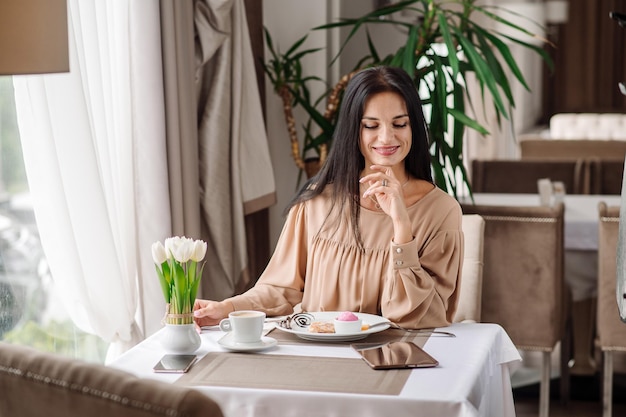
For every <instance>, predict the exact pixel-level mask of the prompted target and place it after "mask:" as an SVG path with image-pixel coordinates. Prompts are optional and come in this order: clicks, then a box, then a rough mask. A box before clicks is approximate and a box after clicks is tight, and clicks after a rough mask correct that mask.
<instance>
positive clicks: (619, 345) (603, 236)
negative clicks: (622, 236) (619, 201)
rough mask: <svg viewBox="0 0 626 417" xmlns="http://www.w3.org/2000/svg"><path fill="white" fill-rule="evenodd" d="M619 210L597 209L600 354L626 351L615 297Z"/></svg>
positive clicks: (603, 206) (624, 326)
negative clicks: (604, 351) (602, 351)
mask: <svg viewBox="0 0 626 417" xmlns="http://www.w3.org/2000/svg"><path fill="white" fill-rule="evenodd" d="M619 212H620V208H619V207H617V206H615V207H608V206H607V205H606V203H604V202H601V203H600V204H599V207H598V215H599V230H598V303H597V309H598V314H597V327H598V339H599V342H600V347H601V348H602V350H623V351H626V323H623V322H622V321H621V320H620V314H619V309H618V303H619V301H620V300H619V299H617V297H616V280H617V235H618V230H619Z"/></svg>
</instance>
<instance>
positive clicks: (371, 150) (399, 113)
mask: <svg viewBox="0 0 626 417" xmlns="http://www.w3.org/2000/svg"><path fill="white" fill-rule="evenodd" d="M411 143H412V135H411V124H410V122H409V114H408V112H407V110H406V104H405V102H404V99H403V98H402V96H401V95H399V94H397V93H392V92H383V93H378V94H375V95H373V96H371V97H370V98H368V99H367V101H366V102H365V109H364V112H363V119H361V140H360V144H359V146H360V148H361V153H362V154H363V157H364V158H365V166H366V167H369V166H370V165H374V164H375V165H385V166H389V167H394V166H396V165H398V164H402V165H401V167H402V169H404V163H403V161H404V158H406V156H407V155H408V153H409V150H410V149H411Z"/></svg>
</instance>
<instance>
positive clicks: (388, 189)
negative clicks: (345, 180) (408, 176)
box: [359, 165, 413, 244]
mask: <svg viewBox="0 0 626 417" xmlns="http://www.w3.org/2000/svg"><path fill="white" fill-rule="evenodd" d="M370 169H371V170H372V171H374V172H372V173H370V174H367V175H365V176H364V177H363V178H361V179H360V180H359V181H360V182H361V183H362V184H366V185H368V188H367V190H366V191H365V193H363V198H371V197H374V198H375V199H376V201H377V203H378V206H379V207H380V208H381V210H382V211H384V212H385V213H386V214H387V215H388V216H389V217H391V219H392V221H393V225H394V239H393V240H394V242H395V243H396V244H402V243H407V242H410V241H411V240H412V239H413V233H412V232H411V221H410V219H409V213H408V211H407V208H406V204H405V202H404V192H403V190H402V188H403V185H404V184H403V183H401V182H400V180H398V178H396V176H395V174H394V172H393V170H392V169H391V168H390V167H386V166H382V165H372V166H371V167H370Z"/></svg>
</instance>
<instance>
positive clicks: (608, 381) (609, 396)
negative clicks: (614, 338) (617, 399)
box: [602, 350, 613, 417]
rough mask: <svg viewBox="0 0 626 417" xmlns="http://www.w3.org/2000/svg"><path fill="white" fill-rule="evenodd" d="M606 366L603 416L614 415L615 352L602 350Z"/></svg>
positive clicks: (604, 371) (610, 416) (603, 385)
mask: <svg viewBox="0 0 626 417" xmlns="http://www.w3.org/2000/svg"><path fill="white" fill-rule="evenodd" d="M602 354H603V361H604V368H603V371H602V372H603V374H604V375H603V378H602V417H612V415H613V352H612V351H610V350H605V351H604V352H602Z"/></svg>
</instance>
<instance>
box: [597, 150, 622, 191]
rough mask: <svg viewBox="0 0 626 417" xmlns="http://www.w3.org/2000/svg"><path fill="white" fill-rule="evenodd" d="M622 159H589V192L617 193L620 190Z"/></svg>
mask: <svg viewBox="0 0 626 417" xmlns="http://www.w3.org/2000/svg"><path fill="white" fill-rule="evenodd" d="M623 176H624V161H623V160H609V159H600V158H590V159H589V186H590V191H589V194H600V195H619V194H621V192H622V177H623Z"/></svg>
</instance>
